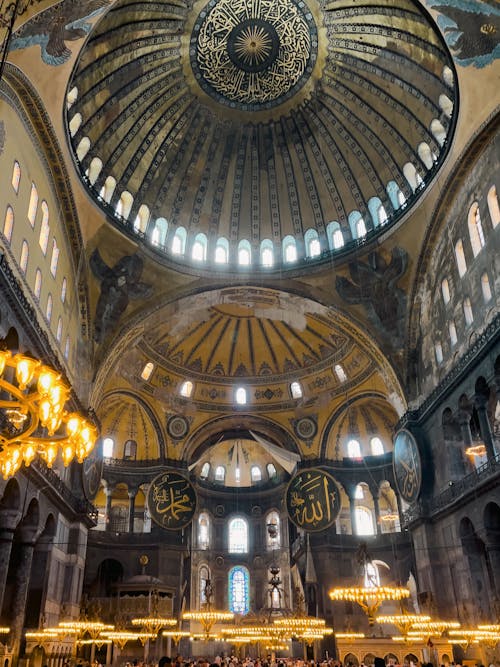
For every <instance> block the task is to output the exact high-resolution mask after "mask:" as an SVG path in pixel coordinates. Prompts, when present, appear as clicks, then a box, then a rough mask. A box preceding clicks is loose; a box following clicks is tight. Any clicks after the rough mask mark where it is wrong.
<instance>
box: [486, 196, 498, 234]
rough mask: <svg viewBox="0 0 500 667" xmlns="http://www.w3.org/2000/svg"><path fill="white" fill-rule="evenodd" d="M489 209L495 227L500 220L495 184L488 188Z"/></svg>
mask: <svg viewBox="0 0 500 667" xmlns="http://www.w3.org/2000/svg"><path fill="white" fill-rule="evenodd" d="M488 211H489V212H490V218H491V225H492V227H493V229H495V227H496V226H497V225H498V223H499V222H500V206H499V205H498V196H497V189H496V187H495V186H494V185H492V186H491V188H490V189H489V190H488Z"/></svg>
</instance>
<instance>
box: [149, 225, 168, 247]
mask: <svg viewBox="0 0 500 667" xmlns="http://www.w3.org/2000/svg"><path fill="white" fill-rule="evenodd" d="M167 231H168V222H167V221H166V220H165V218H156V220H155V224H154V227H153V231H152V232H151V243H152V244H153V245H155V246H164V245H165V240H166V238H167Z"/></svg>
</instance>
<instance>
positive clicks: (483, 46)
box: [428, 0, 500, 67]
mask: <svg viewBox="0 0 500 667" xmlns="http://www.w3.org/2000/svg"><path fill="white" fill-rule="evenodd" d="M428 5H429V7H431V8H432V9H435V10H436V11H438V12H439V14H440V15H439V16H438V18H437V23H438V26H439V27H440V28H441V30H442V32H443V34H444V37H445V39H446V43H447V44H448V47H449V48H450V49H451V51H452V52H453V55H454V57H455V60H456V61H457V62H458V63H459V64H460V65H463V66H468V65H473V66H474V67H485V66H486V65H489V64H490V63H491V62H492V61H493V60H496V59H497V58H500V3H499V2H498V0H429V1H428Z"/></svg>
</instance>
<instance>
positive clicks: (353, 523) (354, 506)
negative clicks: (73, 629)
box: [349, 489, 356, 535]
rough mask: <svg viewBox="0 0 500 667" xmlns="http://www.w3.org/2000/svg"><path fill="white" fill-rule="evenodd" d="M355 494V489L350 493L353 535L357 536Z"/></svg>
mask: <svg viewBox="0 0 500 667" xmlns="http://www.w3.org/2000/svg"><path fill="white" fill-rule="evenodd" d="M354 493H355V490H354V489H352V493H349V510H350V512H351V533H352V534H353V535H356V499H355V498H354Z"/></svg>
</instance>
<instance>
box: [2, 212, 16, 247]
mask: <svg viewBox="0 0 500 667" xmlns="http://www.w3.org/2000/svg"><path fill="white" fill-rule="evenodd" d="M13 230H14V210H13V209H12V206H7V208H6V209H5V221H4V223H3V235H4V236H5V239H6V241H7V243H10V242H11V240H12V232H13Z"/></svg>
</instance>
